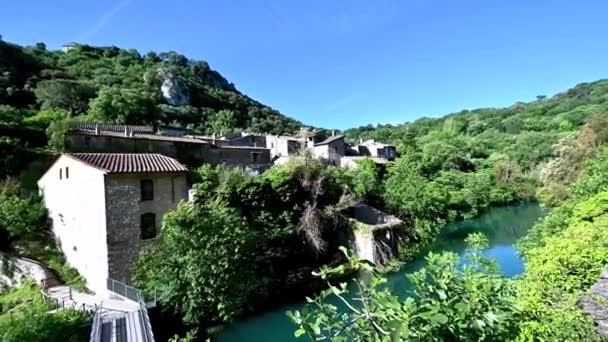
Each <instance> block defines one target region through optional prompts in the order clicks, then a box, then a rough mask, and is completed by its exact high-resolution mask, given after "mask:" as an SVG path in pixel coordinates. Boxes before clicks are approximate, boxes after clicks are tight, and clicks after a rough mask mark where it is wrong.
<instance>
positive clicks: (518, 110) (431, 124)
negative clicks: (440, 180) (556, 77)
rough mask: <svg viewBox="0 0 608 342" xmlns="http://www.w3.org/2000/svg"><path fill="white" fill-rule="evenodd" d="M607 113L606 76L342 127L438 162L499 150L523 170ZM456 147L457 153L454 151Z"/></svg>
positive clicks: (453, 162)
mask: <svg viewBox="0 0 608 342" xmlns="http://www.w3.org/2000/svg"><path fill="white" fill-rule="evenodd" d="M604 112H608V80H599V81H595V82H591V83H582V84H579V85H577V86H576V87H574V88H572V89H569V90H566V91H564V92H562V93H559V94H557V95H555V96H552V97H546V96H543V95H540V96H538V97H537V100H536V101H532V102H528V103H525V102H517V103H515V104H514V105H512V106H511V107H508V108H479V109H474V110H463V111H461V112H457V113H452V114H448V115H445V116H442V117H439V118H420V119H418V120H416V121H414V122H411V123H409V122H408V123H404V124H401V125H377V126H372V125H367V126H361V127H358V128H352V129H348V130H346V132H345V134H346V136H347V138H350V139H364V140H365V139H376V140H380V141H386V142H390V143H393V144H395V145H397V146H399V147H400V148H401V150H402V151H403V149H404V148H406V146H410V147H414V146H417V147H418V148H420V149H421V150H422V151H423V152H424V151H426V152H429V153H431V152H432V154H433V155H434V157H431V156H430V155H426V156H425V157H426V158H429V159H433V160H435V161H436V162H437V163H440V164H442V165H435V166H438V167H440V168H446V169H447V168H450V166H454V167H456V168H460V169H462V168H463V167H466V166H465V165H458V164H459V162H458V161H457V159H462V158H466V159H469V160H478V159H480V158H487V157H489V156H490V155H491V154H492V153H504V154H506V155H508V156H509V157H511V158H512V159H514V160H516V161H517V162H518V164H519V166H521V167H523V168H524V169H526V170H530V169H533V168H534V167H535V166H537V165H538V164H539V163H540V162H542V161H544V160H546V159H547V158H548V157H550V156H551V154H552V145H553V144H555V143H556V142H557V141H558V140H559V139H560V138H563V137H566V136H569V135H572V134H573V133H574V132H576V131H577V130H578V129H579V128H580V127H581V126H582V125H583V124H584V123H585V121H586V120H587V119H588V118H589V117H591V116H593V115H596V114H599V113H604ZM455 151H459V152H461V153H463V155H461V156H458V155H454V153H453V152H455Z"/></svg>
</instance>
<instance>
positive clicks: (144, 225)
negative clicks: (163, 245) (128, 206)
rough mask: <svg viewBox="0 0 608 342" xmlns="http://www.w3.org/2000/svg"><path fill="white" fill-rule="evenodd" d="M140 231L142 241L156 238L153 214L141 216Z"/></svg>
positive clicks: (154, 216)
mask: <svg viewBox="0 0 608 342" xmlns="http://www.w3.org/2000/svg"><path fill="white" fill-rule="evenodd" d="M140 231H141V239H142V240H149V239H154V238H155V237H156V215H155V214H154V213H145V214H143V215H141V223H140Z"/></svg>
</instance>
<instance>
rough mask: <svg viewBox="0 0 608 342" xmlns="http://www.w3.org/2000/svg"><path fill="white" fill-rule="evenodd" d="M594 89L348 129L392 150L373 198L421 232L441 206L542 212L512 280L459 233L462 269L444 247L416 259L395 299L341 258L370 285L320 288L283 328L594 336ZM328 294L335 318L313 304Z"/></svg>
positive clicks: (324, 332)
mask: <svg viewBox="0 0 608 342" xmlns="http://www.w3.org/2000/svg"><path fill="white" fill-rule="evenodd" d="M607 93H608V82H607V81H598V82H594V83H589V84H581V85H579V86H577V87H575V88H573V89H571V90H568V91H567V92H565V93H562V94H559V95H556V96H554V97H552V98H551V99H546V98H542V97H539V99H538V100H537V101H534V102H531V103H527V104H524V103H521V104H517V105H515V106H513V107H512V108H507V109H500V110H496V109H480V110H474V111H471V112H462V113H457V114H452V115H449V116H447V117H444V118H439V119H421V120H418V121H416V122H414V123H412V124H405V125H400V126H382V127H377V128H373V127H367V128H365V127H363V128H359V129H354V130H350V131H349V132H348V133H349V135H350V136H351V137H359V136H361V137H366V138H367V137H372V138H380V139H387V140H391V141H393V142H395V143H396V144H398V145H399V149H400V151H401V153H402V155H401V158H399V159H398V160H397V161H396V163H395V165H394V166H392V167H390V168H389V172H388V178H387V179H385V180H384V183H383V184H384V199H385V201H386V204H387V205H388V207H389V208H391V209H392V210H398V211H399V210H401V211H402V213H403V214H404V215H406V216H407V217H409V218H410V219H411V220H410V221H409V222H412V224H413V225H414V227H415V228H416V231H417V233H418V234H420V235H421V236H425V235H426V236H434V234H433V231H434V230H433V229H432V228H431V229H426V228H427V227H438V225H437V224H436V223H437V221H438V220H439V221H441V220H445V219H446V218H447V219H450V218H452V217H454V215H452V214H451V213H453V214H455V216H456V217H458V216H460V215H463V216H467V215H475V214H476V210H474V209H478V208H482V207H483V205H484V203H486V204H487V203H498V202H497V201H500V200H501V199H502V200H507V201H510V200H514V199H517V198H522V195H523V196H529V197H530V198H532V197H534V194H535V193H536V197H537V198H538V199H539V200H540V201H541V203H542V204H543V205H544V206H545V207H546V208H548V209H549V210H550V211H549V214H548V215H547V216H545V217H544V218H543V219H541V220H539V221H538V222H537V223H536V224H535V225H534V227H533V228H532V229H531V230H530V232H529V233H528V235H527V236H525V237H524V238H523V239H522V240H521V241H520V242H519V246H518V249H519V252H520V255H521V256H522V258H523V259H524V261H525V272H524V273H523V274H522V275H520V276H519V277H517V278H515V279H507V278H505V276H503V275H502V274H501V272H500V269H499V267H498V264H497V263H495V261H493V260H491V259H487V257H488V255H484V253H482V250H483V249H484V248H485V247H486V246H487V239H486V238H485V237H484V236H482V235H479V234H473V235H470V236H469V238H468V239H467V240H468V242H469V250H468V252H467V253H466V254H465V259H466V262H465V265H464V266H462V265H460V266H459V260H458V255H457V254H455V253H453V252H443V253H441V254H432V253H430V254H429V255H428V256H427V257H426V263H427V265H426V266H425V267H423V268H422V269H420V270H419V271H417V272H414V273H412V274H408V275H407V277H408V279H409V281H410V282H411V283H412V284H413V287H414V290H413V291H412V293H410V294H408V298H403V297H400V296H398V295H397V294H396V293H391V292H390V291H387V290H386V288H385V287H384V285H383V284H385V283H386V282H387V279H386V278H385V277H383V276H382V275H381V274H378V273H377V272H376V271H375V270H374V269H373V268H372V267H371V266H369V265H368V264H365V263H361V262H360V261H359V260H358V259H357V258H356V257H354V256H351V257H350V263H349V267H351V268H355V269H360V270H363V271H365V272H368V273H371V274H370V276H371V278H372V279H371V281H370V280H369V278H367V277H366V278H365V279H364V280H355V282H356V283H357V285H358V287H357V288H358V291H355V292H353V293H349V290H348V289H346V288H345V287H337V286H336V287H332V288H330V289H328V290H327V291H325V292H323V293H322V294H321V296H319V297H318V298H315V299H314V300H311V301H309V303H311V304H309V305H308V306H307V307H305V308H304V309H303V310H301V311H300V312H296V313H291V314H290V317H291V319H292V320H293V322H294V323H295V324H296V325H297V326H298V329H297V330H296V335H308V336H309V337H310V339H311V340H315V341H317V340H321V339H329V340H338V339H336V338H335V337H336V336H340V338H344V339H345V340H348V341H372V340H373V341H376V340H378V341H380V340H389V337H390V340H392V341H410V340H416V341H446V340H448V341H471V340H479V341H604V340H605V338H606V332H605V331H604V329H603V326H602V322H603V321H602V320H603V319H604V317H605V315H606V312H607V311H608V309H607V308H606V306H605V299H606V298H605V292H603V291H604V288H603V287H602V286H597V285H596V286H593V285H594V284H595V283H596V282H598V279H600V277H604V275H605V269H606V267H607V266H608V252H607V250H608V249H607V248H606V246H608V235H607V232H608V180H607V179H608V178H607V177H606V175H608V149H607V146H606V145H607V143H608V128H607V127H608V112H607V111H606V109H608V108H607V100H608V95H607ZM581 125H582V126H581ZM484 179H485V180H484ZM522 190H523V191H522ZM344 267H345V266H344V265H342V266H341V268H344ZM340 272H341V270H340V269H338V268H334V269H324V270H322V271H321V272H319V274H320V275H321V276H322V277H327V276H329V275H335V274H339V273H340ZM600 274H602V275H601V276H600ZM600 281H603V279H600ZM592 286H593V288H592ZM591 292H592V293H591ZM332 296H338V297H339V298H340V299H341V300H342V301H343V302H345V303H347V304H346V305H347V309H345V310H343V312H341V314H338V312H337V310H336V307H335V306H334V305H332V304H328V303H327V302H326V298H329V297H332ZM334 300H335V299H334ZM350 303H352V304H350ZM590 313H591V314H590ZM594 320H595V321H594ZM598 331H602V332H603V335H600V334H598Z"/></svg>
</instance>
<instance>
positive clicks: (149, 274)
mask: <svg viewBox="0 0 608 342" xmlns="http://www.w3.org/2000/svg"><path fill="white" fill-rule="evenodd" d="M255 245H256V238H255V234H253V233H252V232H250V231H249V230H248V227H247V224H246V222H245V221H244V219H243V218H242V217H240V215H239V214H238V212H237V211H236V210H234V209H232V208H229V207H227V206H226V204H225V203H221V202H212V203H207V204H197V203H182V204H181V205H180V206H179V207H178V208H177V210H176V211H175V212H172V213H169V214H167V216H166V217H165V220H164V224H163V229H162V232H161V235H160V238H159V241H158V243H157V245H156V246H153V247H150V248H148V249H146V250H144V251H143V252H142V254H141V255H140V257H139V260H138V261H137V266H136V271H135V275H134V283H135V285H136V286H138V287H140V288H142V289H144V290H147V291H148V292H149V293H152V292H154V291H156V293H157V295H158V300H159V302H160V303H161V305H162V306H163V307H165V308H167V309H169V310H171V311H173V312H175V313H177V314H179V315H181V317H182V318H183V320H184V321H185V322H188V323H196V322H199V321H207V322H216V323H217V322H223V321H228V320H230V319H231V318H233V317H234V316H235V315H237V314H239V313H240V312H242V310H243V308H244V306H245V304H246V303H247V301H248V299H250V296H251V294H252V293H253V292H254V291H255V290H256V289H257V288H258V287H259V286H261V285H262V284H260V282H262V281H263V280H262V279H260V278H257V277H256V273H255V266H254V264H252V261H253V260H251V259H250V258H251V251H252V249H253V248H255Z"/></svg>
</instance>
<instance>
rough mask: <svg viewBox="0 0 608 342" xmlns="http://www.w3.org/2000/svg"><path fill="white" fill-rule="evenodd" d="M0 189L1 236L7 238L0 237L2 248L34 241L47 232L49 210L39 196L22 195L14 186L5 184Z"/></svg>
mask: <svg viewBox="0 0 608 342" xmlns="http://www.w3.org/2000/svg"><path fill="white" fill-rule="evenodd" d="M7 189H9V190H8V191H7ZM10 189H12V190H10ZM0 190H1V191H0V236H2V237H6V238H7V239H0V241H2V244H0V248H8V247H10V246H11V244H12V243H15V242H25V241H32V240H35V239H37V238H40V237H42V236H44V234H46V233H47V229H48V226H47V211H46V208H45V207H44V205H43V204H42V201H41V200H40V198H39V197H38V196H36V195H30V196H28V197H21V196H20V194H19V193H18V192H15V191H14V187H9V188H6V187H5V186H3V188H2V189H0Z"/></svg>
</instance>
